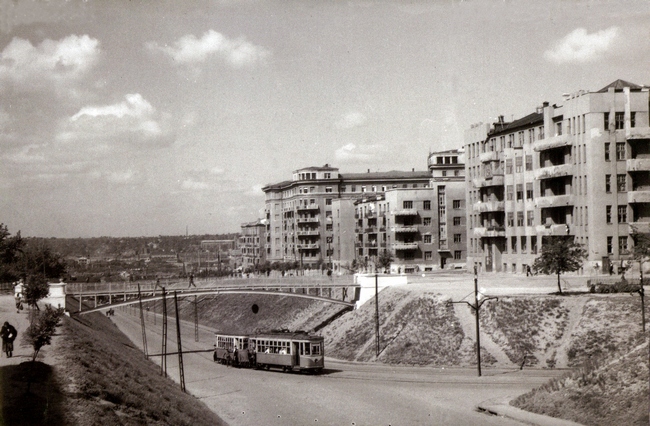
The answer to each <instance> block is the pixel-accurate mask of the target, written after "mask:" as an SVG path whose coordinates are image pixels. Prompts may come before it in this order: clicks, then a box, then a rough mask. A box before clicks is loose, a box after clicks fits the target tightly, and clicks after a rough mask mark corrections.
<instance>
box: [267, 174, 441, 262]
mask: <svg viewBox="0 0 650 426" xmlns="http://www.w3.org/2000/svg"><path fill="white" fill-rule="evenodd" d="M430 177H431V176H430V173H429V172H427V171H415V170H412V171H410V172H408V171H407V172H404V171H389V172H370V170H368V172H367V173H345V174H342V173H339V169H338V168H336V167H331V166H330V165H329V164H326V165H325V166H322V167H306V168H303V169H298V170H295V171H294V172H293V174H292V179H291V180H287V181H283V182H279V183H276V184H270V185H267V186H265V187H264V188H262V190H263V191H264V193H265V195H266V202H265V215H266V218H265V219H266V221H267V225H266V243H265V248H266V258H267V259H268V260H269V261H271V262H286V261H298V262H300V263H301V264H302V265H303V266H305V265H316V264H318V263H322V262H328V263H331V264H332V266H333V267H334V269H335V270H337V268H338V267H339V266H340V265H341V264H342V263H345V262H350V261H351V260H352V259H345V257H344V256H347V253H349V252H350V249H349V247H348V244H350V243H348V242H347V241H349V240H348V239H346V237H347V236H349V235H353V234H354V228H353V227H351V228H349V229H346V228H345V227H348V226H350V223H348V222H347V221H346V220H345V217H343V216H341V215H344V214H348V215H349V217H350V218H352V217H353V216H352V214H351V213H350V212H352V211H353V210H351V209H350V206H351V205H350V204H349V203H345V202H338V203H337V204H336V207H337V209H336V210H335V208H334V205H335V204H334V203H335V201H336V200H346V199H347V200H355V199H357V198H360V197H364V196H369V195H372V194H379V193H384V192H385V191H387V190H388V189H392V188H398V187H399V188H423V187H427V186H428V185H429V180H430ZM334 212H337V215H338V219H339V220H338V221H337V224H338V226H339V230H340V233H339V234H337V236H336V238H335V235H334V222H335V220H334V219H335V218H334ZM346 212H347V213H346ZM341 226H343V228H341ZM352 244H353V243H352Z"/></svg>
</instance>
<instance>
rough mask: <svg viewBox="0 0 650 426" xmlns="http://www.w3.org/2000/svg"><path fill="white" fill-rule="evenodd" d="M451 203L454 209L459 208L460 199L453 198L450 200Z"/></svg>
mask: <svg viewBox="0 0 650 426" xmlns="http://www.w3.org/2000/svg"><path fill="white" fill-rule="evenodd" d="M452 205H453V207H454V208H455V209H459V208H460V200H454V201H453V202H452Z"/></svg>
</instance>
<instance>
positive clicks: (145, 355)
mask: <svg viewBox="0 0 650 426" xmlns="http://www.w3.org/2000/svg"><path fill="white" fill-rule="evenodd" d="M138 304H139V305H140V326H141V327H142V348H143V349H144V350H143V352H144V359H148V358H149V354H148V351H147V331H146V328H145V324H144V311H143V309H142V293H141V292H140V283H138Z"/></svg>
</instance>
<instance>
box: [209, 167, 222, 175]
mask: <svg viewBox="0 0 650 426" xmlns="http://www.w3.org/2000/svg"><path fill="white" fill-rule="evenodd" d="M224 172H225V170H224V169H222V168H221V167H218V166H217V167H213V168H211V169H210V170H208V173H210V174H211V175H222V174H224Z"/></svg>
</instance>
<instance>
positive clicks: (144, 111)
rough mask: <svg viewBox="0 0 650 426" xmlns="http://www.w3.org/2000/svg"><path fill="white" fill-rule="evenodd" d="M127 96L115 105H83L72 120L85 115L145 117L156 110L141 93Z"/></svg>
mask: <svg viewBox="0 0 650 426" xmlns="http://www.w3.org/2000/svg"><path fill="white" fill-rule="evenodd" d="M125 98H126V100H125V101H123V102H119V103H117V104H113V105H104V106H88V107H83V108H81V110H79V112H78V113H76V114H75V115H73V116H72V117H71V118H70V120H72V121H75V120H77V119H79V118H80V117H82V116H84V115H87V116H90V117H100V116H107V115H112V116H115V117H117V118H122V117H124V116H127V115H128V116H131V117H143V116H146V115H150V114H152V113H153V112H154V108H153V107H152V106H151V104H150V103H149V102H147V101H146V100H145V99H144V98H143V97H142V95H140V94H139V93H135V94H129V95H126V96H125Z"/></svg>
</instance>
